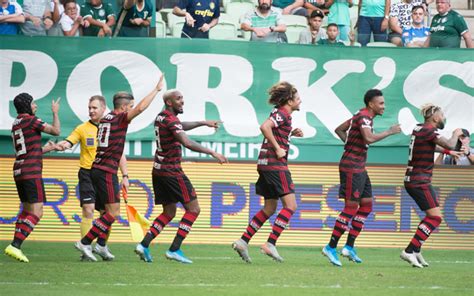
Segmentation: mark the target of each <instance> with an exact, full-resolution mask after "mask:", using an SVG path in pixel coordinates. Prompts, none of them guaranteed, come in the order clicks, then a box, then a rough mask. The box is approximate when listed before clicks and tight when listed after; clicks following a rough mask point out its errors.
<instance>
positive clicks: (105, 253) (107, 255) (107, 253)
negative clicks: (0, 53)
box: [93, 244, 115, 261]
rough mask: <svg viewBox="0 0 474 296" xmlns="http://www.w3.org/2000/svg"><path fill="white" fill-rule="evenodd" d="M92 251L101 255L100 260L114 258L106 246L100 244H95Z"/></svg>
mask: <svg viewBox="0 0 474 296" xmlns="http://www.w3.org/2000/svg"><path fill="white" fill-rule="evenodd" d="M93 252H94V253H96V254H97V255H99V256H100V257H102V260H104V261H112V260H114V258H115V256H114V255H112V253H110V250H109V247H108V246H103V247H102V246H101V245H99V244H96V245H95V247H94V250H93Z"/></svg>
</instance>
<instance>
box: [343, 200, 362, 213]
mask: <svg viewBox="0 0 474 296" xmlns="http://www.w3.org/2000/svg"><path fill="white" fill-rule="evenodd" d="M358 209H359V205H357V204H356V203H346V204H345V206H344V209H343V210H342V211H343V212H344V213H347V214H349V215H351V216H354V215H355V214H356V213H357V210H358Z"/></svg>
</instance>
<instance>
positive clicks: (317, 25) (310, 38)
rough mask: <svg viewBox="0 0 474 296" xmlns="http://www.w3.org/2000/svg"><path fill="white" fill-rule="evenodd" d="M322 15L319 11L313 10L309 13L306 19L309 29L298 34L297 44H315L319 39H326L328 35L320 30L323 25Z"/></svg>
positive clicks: (323, 30)
mask: <svg viewBox="0 0 474 296" xmlns="http://www.w3.org/2000/svg"><path fill="white" fill-rule="evenodd" d="M323 19H324V14H323V13H322V12H321V11H319V10H315V11H313V12H312V13H311V15H310V16H309V17H308V25H309V27H308V28H307V29H306V30H303V31H301V32H300V38H299V40H298V43H299V44H316V43H317V42H318V41H319V39H326V38H328V35H327V34H326V30H325V29H323V28H321V24H322V23H323Z"/></svg>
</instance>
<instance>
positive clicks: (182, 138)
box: [176, 132, 229, 163]
mask: <svg viewBox="0 0 474 296" xmlns="http://www.w3.org/2000/svg"><path fill="white" fill-rule="evenodd" d="M176 139H177V140H178V141H179V142H180V143H181V144H182V145H183V146H184V147H186V148H188V149H190V150H193V151H196V152H201V153H206V154H209V155H211V156H212V157H214V158H215V159H217V161H218V162H219V163H227V162H229V161H228V160H227V158H226V157H225V156H224V155H222V154H220V153H217V152H216V151H214V150H211V149H209V148H206V147H204V146H201V145H200V144H199V143H196V142H195V141H193V140H191V139H190V138H189V137H188V135H186V133H183V132H181V133H179V134H176Z"/></svg>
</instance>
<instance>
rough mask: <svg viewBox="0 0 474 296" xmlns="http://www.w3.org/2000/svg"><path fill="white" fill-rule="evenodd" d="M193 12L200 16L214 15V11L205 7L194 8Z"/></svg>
mask: <svg viewBox="0 0 474 296" xmlns="http://www.w3.org/2000/svg"><path fill="white" fill-rule="evenodd" d="M194 14H195V15H201V16H202V17H206V16H209V17H213V16H214V12H213V11H211V10H209V9H206V10H195V11H194Z"/></svg>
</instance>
